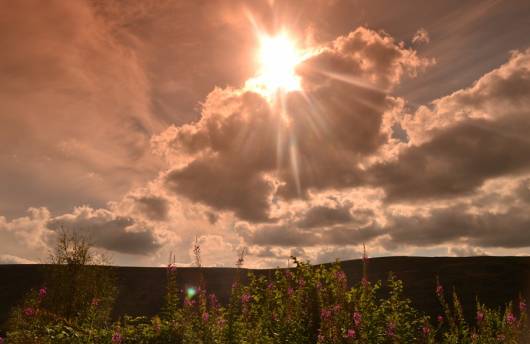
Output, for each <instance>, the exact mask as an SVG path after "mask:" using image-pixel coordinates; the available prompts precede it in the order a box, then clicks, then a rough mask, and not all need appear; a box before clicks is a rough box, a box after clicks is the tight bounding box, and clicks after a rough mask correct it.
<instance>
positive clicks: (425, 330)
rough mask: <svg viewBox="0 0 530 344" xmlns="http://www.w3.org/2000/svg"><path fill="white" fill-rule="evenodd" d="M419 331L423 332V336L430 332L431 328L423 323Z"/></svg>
mask: <svg viewBox="0 0 530 344" xmlns="http://www.w3.org/2000/svg"><path fill="white" fill-rule="evenodd" d="M421 331H422V332H423V335H424V336H428V335H429V333H431V328H430V327H429V326H427V325H423V327H422V328H421Z"/></svg>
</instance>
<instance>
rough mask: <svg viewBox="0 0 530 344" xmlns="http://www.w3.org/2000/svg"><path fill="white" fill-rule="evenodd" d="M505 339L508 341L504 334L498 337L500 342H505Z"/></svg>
mask: <svg viewBox="0 0 530 344" xmlns="http://www.w3.org/2000/svg"><path fill="white" fill-rule="evenodd" d="M505 339H506V337H505V336H504V335H503V334H499V335H497V340H498V341H499V342H503V341H504V340H505Z"/></svg>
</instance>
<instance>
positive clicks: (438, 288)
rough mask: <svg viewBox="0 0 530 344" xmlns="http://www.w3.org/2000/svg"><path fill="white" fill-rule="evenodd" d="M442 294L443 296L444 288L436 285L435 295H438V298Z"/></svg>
mask: <svg viewBox="0 0 530 344" xmlns="http://www.w3.org/2000/svg"><path fill="white" fill-rule="evenodd" d="M443 294H444V287H442V286H441V285H440V284H438V285H437V286H436V295H438V297H441V296H442V295H443Z"/></svg>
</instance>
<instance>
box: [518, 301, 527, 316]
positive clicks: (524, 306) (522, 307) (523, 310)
mask: <svg viewBox="0 0 530 344" xmlns="http://www.w3.org/2000/svg"><path fill="white" fill-rule="evenodd" d="M519 310H520V311H521V313H524V312H526V303H525V302H524V300H521V301H519Z"/></svg>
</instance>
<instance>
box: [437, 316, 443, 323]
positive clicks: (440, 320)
mask: <svg viewBox="0 0 530 344" xmlns="http://www.w3.org/2000/svg"><path fill="white" fill-rule="evenodd" d="M436 320H438V322H439V323H440V324H441V323H443V322H444V317H443V316H441V315H438V316H437V317H436Z"/></svg>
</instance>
